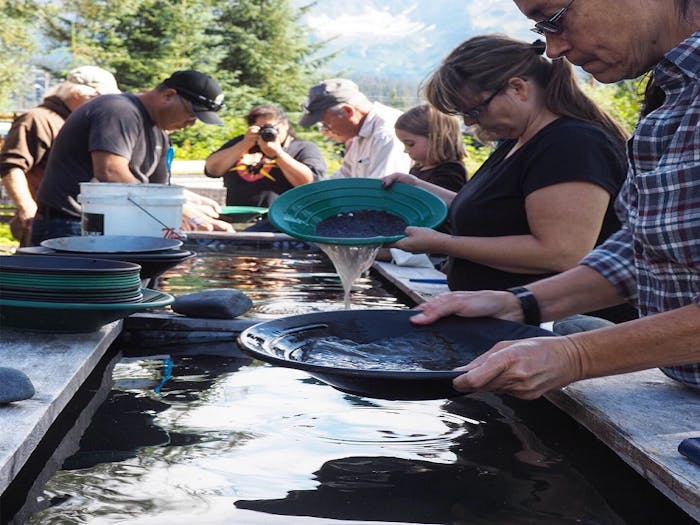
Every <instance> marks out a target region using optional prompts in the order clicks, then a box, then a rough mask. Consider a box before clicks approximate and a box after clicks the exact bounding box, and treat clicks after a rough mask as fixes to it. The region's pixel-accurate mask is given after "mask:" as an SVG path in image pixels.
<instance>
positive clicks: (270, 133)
mask: <svg viewBox="0 0 700 525" xmlns="http://www.w3.org/2000/svg"><path fill="white" fill-rule="evenodd" d="M277 135H279V131H277V128H276V127H275V126H271V125H270V124H265V125H264V126H260V138H261V139H263V140H264V141H265V142H273V141H274V140H276V139H277Z"/></svg>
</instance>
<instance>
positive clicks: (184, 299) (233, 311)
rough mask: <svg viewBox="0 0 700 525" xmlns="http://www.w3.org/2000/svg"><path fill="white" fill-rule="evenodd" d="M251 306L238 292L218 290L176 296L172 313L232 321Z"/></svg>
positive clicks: (250, 302)
mask: <svg viewBox="0 0 700 525" xmlns="http://www.w3.org/2000/svg"><path fill="white" fill-rule="evenodd" d="M252 306H253V301H252V300H251V299H250V297H248V296H247V295H246V294H244V293H243V292H241V291H240V290H235V289H233V288H218V289H216V290H204V291H202V292H195V293H191V294H187V295H181V296H178V297H176V298H175V302H174V303H173V305H172V309H173V312H176V313H178V314H182V315H186V316H188V317H202V318H207V319H233V318H235V317H238V316H239V315H243V314H244V313H246V312H247V311H248V310H250V308H251V307H252Z"/></svg>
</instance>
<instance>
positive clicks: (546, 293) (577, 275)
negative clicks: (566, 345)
mask: <svg viewBox="0 0 700 525" xmlns="http://www.w3.org/2000/svg"><path fill="white" fill-rule="evenodd" d="M527 288H528V289H529V290H530V291H531V292H532V293H533V294H534V295H535V297H536V298H537V303H538V305H539V308H540V314H541V315H542V320H543V321H554V320H556V319H562V318H564V317H567V316H569V315H573V314H581V313H584V312H591V311H594V310H599V309H602V308H607V307H608V306H614V305H617V304H621V303H623V302H624V298H623V297H622V296H621V295H620V293H619V291H618V289H617V288H615V286H613V285H612V284H611V283H610V282H609V281H608V280H607V279H605V277H603V276H602V275H601V274H599V273H598V272H596V271H595V270H592V269H591V268H589V267H587V266H581V265H579V266H576V267H575V268H572V269H571V270H567V271H565V272H563V273H560V274H557V275H554V276H553V277H549V278H547V279H542V280H540V281H537V282H535V283H532V284H528V285H527Z"/></svg>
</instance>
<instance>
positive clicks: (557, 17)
mask: <svg viewBox="0 0 700 525" xmlns="http://www.w3.org/2000/svg"><path fill="white" fill-rule="evenodd" d="M574 1H575V0H571V2H569V3H568V4H566V6H564V7H562V8H561V9H560V10H559V11H557V12H556V13H554V14H553V15H552V16H550V17H549V18H547V19H546V20H542V21H541V22H537V23H536V24H535V27H533V28H532V29H531V31H534V32H535V33H537V34H538V35H545V36H546V35H547V34H554V35H556V34H558V33H561V32H562V30H563V28H562V27H561V19H562V17H563V16H564V15H565V14H566V12H567V11H568V10H569V8H570V7H571V4H573V3H574Z"/></svg>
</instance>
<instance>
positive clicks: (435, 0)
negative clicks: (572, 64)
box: [292, 0, 536, 78]
mask: <svg viewBox="0 0 700 525" xmlns="http://www.w3.org/2000/svg"><path fill="white" fill-rule="evenodd" d="M308 3H309V0H292V4H293V5H295V6H301V5H306V4H308ZM302 21H303V22H304V23H305V24H306V25H307V26H308V28H309V29H310V31H311V35H310V38H311V39H312V40H329V39H332V40H331V41H330V42H329V43H328V44H327V46H326V49H327V50H334V51H335V50H340V51H341V53H340V56H339V57H338V59H336V60H335V61H334V62H333V63H332V64H331V68H335V69H337V70H342V72H344V73H346V74H348V75H350V76H375V75H376V76H388V77H396V78H423V77H425V76H426V75H427V74H428V73H429V72H430V71H431V70H432V69H434V67H435V66H436V65H437V64H438V63H439V61H440V60H441V59H442V58H443V57H444V56H445V55H447V53H449V51H450V50H451V49H453V48H454V47H455V46H456V45H457V44H459V43H460V42H461V41H463V40H465V39H467V38H469V37H472V36H475V35H478V34H484V33H505V34H508V35H510V36H513V37H516V38H521V39H525V40H529V41H530V40H535V38H536V35H535V34H534V33H532V32H531V31H530V30H529V28H530V27H532V22H530V21H528V20H527V19H526V18H525V17H524V16H523V15H522V13H520V11H518V9H517V8H516V7H515V4H514V3H513V1H512V0H354V1H352V2H349V1H348V0H319V1H318V2H317V3H316V5H315V6H314V7H313V8H311V10H310V12H309V13H308V14H307V15H306V16H305V17H304V18H303V19H302Z"/></svg>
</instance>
